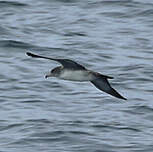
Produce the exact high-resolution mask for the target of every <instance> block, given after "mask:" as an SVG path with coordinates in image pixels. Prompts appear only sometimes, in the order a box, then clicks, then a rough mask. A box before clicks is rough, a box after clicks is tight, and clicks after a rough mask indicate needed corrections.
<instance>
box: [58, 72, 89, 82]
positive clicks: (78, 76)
mask: <svg viewBox="0 0 153 152" xmlns="http://www.w3.org/2000/svg"><path fill="white" fill-rule="evenodd" d="M59 78H60V79H64V80H71V81H90V80H92V74H90V73H89V72H88V71H81V70H78V71H71V70H65V71H63V72H62V73H61V75H60V77H59Z"/></svg>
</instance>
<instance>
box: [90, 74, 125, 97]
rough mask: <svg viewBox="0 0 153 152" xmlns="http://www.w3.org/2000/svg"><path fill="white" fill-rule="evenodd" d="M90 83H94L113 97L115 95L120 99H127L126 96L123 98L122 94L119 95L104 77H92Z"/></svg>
mask: <svg viewBox="0 0 153 152" xmlns="http://www.w3.org/2000/svg"><path fill="white" fill-rule="evenodd" d="M91 83H92V84H94V85H95V86H96V88H98V89H100V90H102V91H104V92H106V93H108V94H110V95H112V96H114V97H117V98H120V99H124V100H127V99H126V98H124V97H123V96H121V95H120V94H119V93H118V92H117V91H116V90H115V89H113V88H112V87H111V86H110V84H109V82H108V80H107V78H106V77H103V78H102V77H98V78H97V79H94V80H92V81H91Z"/></svg>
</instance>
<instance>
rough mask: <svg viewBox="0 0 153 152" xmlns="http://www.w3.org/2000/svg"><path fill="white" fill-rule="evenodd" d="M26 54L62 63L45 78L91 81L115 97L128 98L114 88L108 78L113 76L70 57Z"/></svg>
mask: <svg viewBox="0 0 153 152" xmlns="http://www.w3.org/2000/svg"><path fill="white" fill-rule="evenodd" d="M26 54H27V55H28V56H31V57H34V58H43V59H49V60H53V61H57V62H59V63H60V64H62V66H58V67H56V68H54V69H52V70H51V71H50V72H49V74H47V75H46V76H45V78H48V77H57V78H59V79H64V80H71V81H80V82H83V81H90V82H91V83H92V84H93V85H95V87H96V88H98V89H99V90H101V91H104V92H106V93H108V94H110V95H112V96H114V97H117V98H120V99H123V100H127V99H126V98H124V97H123V96H122V95H120V94H119V93H118V92H117V91H116V90H115V89H114V88H112V87H111V85H110V84H109V82H108V79H113V77H110V76H107V75H103V74H101V73H98V72H94V71H91V70H88V69H86V68H85V67H84V66H82V65H80V64H78V63H76V62H74V61H72V60H69V59H54V58H50V57H44V56H40V55H36V54H33V53H30V52H27V53H26Z"/></svg>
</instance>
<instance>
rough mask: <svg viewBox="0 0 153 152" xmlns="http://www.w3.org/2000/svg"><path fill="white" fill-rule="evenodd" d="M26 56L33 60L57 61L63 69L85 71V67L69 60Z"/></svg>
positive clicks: (34, 55)
mask: <svg viewBox="0 0 153 152" xmlns="http://www.w3.org/2000/svg"><path fill="white" fill-rule="evenodd" d="M26 54H27V55H28V56H31V57H34V58H43V59H49V60H54V61H57V62H59V63H61V64H62V65H63V67H65V68H67V69H76V70H85V67H84V66H82V65H80V64H78V63H76V62H74V61H72V60H69V59H54V58H50V57H44V56H40V55H36V54H33V53H30V52H27V53H26Z"/></svg>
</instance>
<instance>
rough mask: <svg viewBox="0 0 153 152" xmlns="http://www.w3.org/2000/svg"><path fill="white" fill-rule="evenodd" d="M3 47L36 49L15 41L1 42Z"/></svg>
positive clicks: (0, 44)
mask: <svg viewBox="0 0 153 152" xmlns="http://www.w3.org/2000/svg"><path fill="white" fill-rule="evenodd" d="M0 46H1V47H16V48H24V49H25V48H31V47H34V46H33V45H31V44H28V43H24V42H21V41H14V40H1V41H0Z"/></svg>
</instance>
